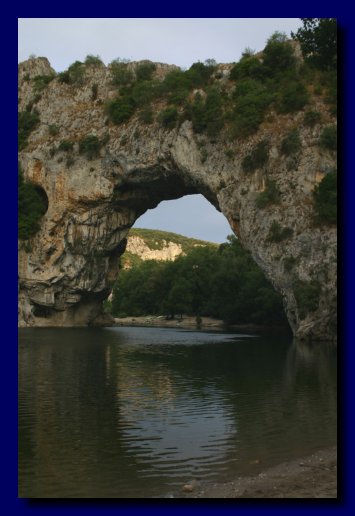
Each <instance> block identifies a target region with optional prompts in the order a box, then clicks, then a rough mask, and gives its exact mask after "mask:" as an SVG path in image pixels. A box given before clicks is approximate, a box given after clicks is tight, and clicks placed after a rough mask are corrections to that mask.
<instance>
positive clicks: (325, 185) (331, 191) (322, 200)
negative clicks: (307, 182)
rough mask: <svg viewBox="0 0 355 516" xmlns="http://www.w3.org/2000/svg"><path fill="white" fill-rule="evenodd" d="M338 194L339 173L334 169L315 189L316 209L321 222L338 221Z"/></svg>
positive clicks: (333, 222)
mask: <svg viewBox="0 0 355 516" xmlns="http://www.w3.org/2000/svg"><path fill="white" fill-rule="evenodd" d="M337 195H338V194H337V173H336V171H333V172H330V173H329V174H327V175H326V176H324V178H323V179H322V181H321V182H320V183H319V185H317V186H316V188H315V189H314V193H313V197H314V209H315V212H316V217H317V221H318V222H319V223H321V224H336V223H337Z"/></svg>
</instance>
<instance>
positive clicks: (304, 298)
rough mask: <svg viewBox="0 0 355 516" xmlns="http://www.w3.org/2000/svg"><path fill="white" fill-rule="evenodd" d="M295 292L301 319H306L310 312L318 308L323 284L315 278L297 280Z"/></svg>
mask: <svg viewBox="0 0 355 516" xmlns="http://www.w3.org/2000/svg"><path fill="white" fill-rule="evenodd" d="M293 292H294V295H295V298H296V301H297V305H298V313H299V316H300V318H301V319H304V318H305V317H306V316H307V315H308V314H309V313H312V312H314V311H315V310H317V308H318V306H319V296H320V293H321V286H320V284H319V283H318V281H315V280H313V281H310V282H307V281H301V280H297V281H296V282H295V284H294V287H293Z"/></svg>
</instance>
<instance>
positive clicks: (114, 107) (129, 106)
mask: <svg viewBox="0 0 355 516" xmlns="http://www.w3.org/2000/svg"><path fill="white" fill-rule="evenodd" d="M134 111H135V105H134V102H133V100H132V99H131V98H129V97H118V98H117V99H114V100H111V101H109V102H108V103H107V104H106V112H107V114H108V117H109V119H110V120H111V121H112V122H113V123H114V124H117V125H119V124H122V123H124V122H127V121H128V120H129V119H130V118H131V116H132V115H133V113H134Z"/></svg>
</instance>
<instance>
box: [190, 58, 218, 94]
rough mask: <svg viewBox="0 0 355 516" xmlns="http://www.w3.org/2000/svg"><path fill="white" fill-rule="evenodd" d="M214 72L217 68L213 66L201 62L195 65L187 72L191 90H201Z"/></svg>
mask: <svg viewBox="0 0 355 516" xmlns="http://www.w3.org/2000/svg"><path fill="white" fill-rule="evenodd" d="M214 70H215V66H213V65H212V66H211V65H209V64H204V63H201V62H197V63H193V64H192V65H191V66H190V68H189V69H188V70H187V71H186V72H185V76H186V78H187V80H188V82H189V86H190V88H200V87H202V86H205V85H206V84H207V83H208V81H209V79H210V77H211V75H212V73H213V72H214Z"/></svg>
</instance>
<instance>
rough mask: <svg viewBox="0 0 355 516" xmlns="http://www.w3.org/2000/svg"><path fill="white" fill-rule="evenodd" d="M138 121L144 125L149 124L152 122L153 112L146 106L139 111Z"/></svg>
mask: <svg viewBox="0 0 355 516" xmlns="http://www.w3.org/2000/svg"><path fill="white" fill-rule="evenodd" d="M139 120H140V121H141V122H143V123H144V124H151V123H152V122H153V110H152V108H151V107H150V106H147V107H145V108H144V109H142V111H140V113H139Z"/></svg>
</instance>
